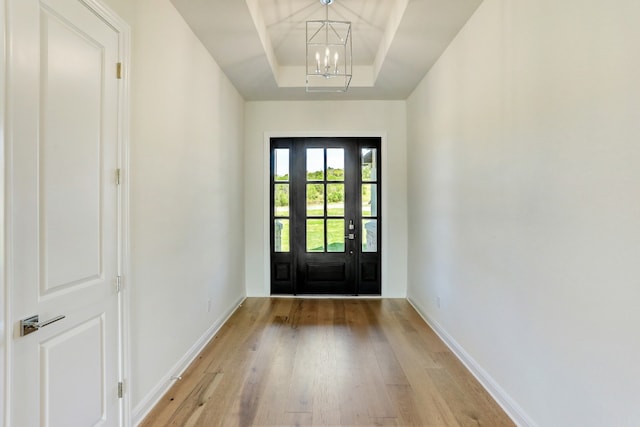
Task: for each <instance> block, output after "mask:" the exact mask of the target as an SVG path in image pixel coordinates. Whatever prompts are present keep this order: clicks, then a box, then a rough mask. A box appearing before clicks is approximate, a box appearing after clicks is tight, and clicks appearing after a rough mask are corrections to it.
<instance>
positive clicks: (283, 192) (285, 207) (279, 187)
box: [273, 184, 289, 217]
mask: <svg viewBox="0 0 640 427" xmlns="http://www.w3.org/2000/svg"><path fill="white" fill-rule="evenodd" d="M273 204H274V205H275V206H274V215H275V216H285V217H287V216H289V184H275V188H274V189H273Z"/></svg>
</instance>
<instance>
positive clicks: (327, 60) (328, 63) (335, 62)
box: [306, 0, 353, 92]
mask: <svg viewBox="0 0 640 427" xmlns="http://www.w3.org/2000/svg"><path fill="white" fill-rule="evenodd" d="M333 2H334V0H320V3H322V4H323V5H324V6H325V19H324V20H313V21H307V23H306V73H307V77H306V91H307V92H346V91H347V89H349V85H350V84H351V78H352V76H353V45H352V41H351V22H349V21H331V20H329V5H330V4H332V3H333Z"/></svg>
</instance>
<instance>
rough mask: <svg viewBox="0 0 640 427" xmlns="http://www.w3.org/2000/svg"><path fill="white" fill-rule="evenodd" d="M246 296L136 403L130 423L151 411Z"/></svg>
mask: <svg viewBox="0 0 640 427" xmlns="http://www.w3.org/2000/svg"><path fill="white" fill-rule="evenodd" d="M245 299H246V297H244V296H243V297H242V298H240V299H239V300H238V301H236V303H235V304H234V305H232V306H231V309H229V310H228V311H227V312H226V313H225V314H224V315H223V316H222V317H221V320H218V321H217V322H215V323H214V324H213V325H212V326H211V327H210V328H209V329H207V331H206V332H205V333H204V334H203V335H202V337H200V339H198V341H196V342H195V344H193V346H191V348H190V349H189V350H188V351H187V353H186V354H185V355H184V356H182V358H181V359H180V360H179V361H178V362H177V363H176V364H175V365H174V366H173V367H172V368H171V369H170V370H169V372H167V373H166V374H165V375H164V377H162V379H161V380H160V381H159V382H158V384H157V385H156V386H155V387H154V388H153V389H152V390H151V392H149V394H147V396H146V397H145V398H144V399H142V401H141V402H140V403H139V404H138V405H136V407H135V408H134V410H133V417H132V418H133V422H132V425H134V426H137V425H139V424H140V423H141V422H142V420H144V418H145V417H146V416H147V415H148V414H149V412H151V410H152V409H153V408H154V407H155V406H156V405H157V404H158V402H159V401H160V399H162V396H164V395H165V394H166V393H167V391H169V388H171V386H172V385H173V380H172V379H171V377H172V376H174V375H181V374H182V373H183V372H184V371H185V370H186V369H187V368H188V367H189V365H190V364H191V362H193V361H194V360H195V358H196V357H197V356H198V354H200V352H201V351H202V350H203V349H204V348H205V346H206V345H207V344H208V343H209V341H211V339H212V338H213V337H214V336H215V335H216V334H217V333H218V331H219V330H220V328H221V327H222V325H224V324H225V323H226V322H227V320H229V318H230V317H231V315H233V313H235V312H236V310H237V309H238V308H239V307H240V306H241V305H242V303H243V302H244V300H245Z"/></svg>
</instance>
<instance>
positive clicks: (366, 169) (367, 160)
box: [361, 148, 378, 182]
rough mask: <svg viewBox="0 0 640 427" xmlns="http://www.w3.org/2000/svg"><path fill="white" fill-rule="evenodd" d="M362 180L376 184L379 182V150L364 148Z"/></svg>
mask: <svg viewBox="0 0 640 427" xmlns="http://www.w3.org/2000/svg"><path fill="white" fill-rule="evenodd" d="M361 159H362V180H363V181H372V182H375V181H377V180H378V150H376V149H375V148H363V149H362V154H361Z"/></svg>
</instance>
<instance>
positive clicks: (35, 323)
mask: <svg viewBox="0 0 640 427" xmlns="http://www.w3.org/2000/svg"><path fill="white" fill-rule="evenodd" d="M65 317H66V316H56V317H54V318H53V319H49V320H47V321H44V322H42V323H40V316H38V315H37V314H36V315H35V316H31V317H27V318H26V319H22V320H21V321H20V336H21V337H24V336H25V335H29V334H30V333H32V332H35V331H37V330H38V329H40V328H44V327H45V326H47V325H50V324H52V323H53V322H57V321H58V320H62V319H64V318H65Z"/></svg>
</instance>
